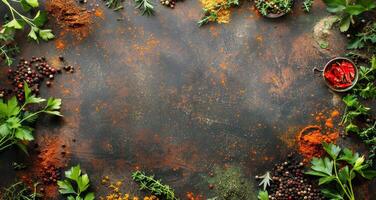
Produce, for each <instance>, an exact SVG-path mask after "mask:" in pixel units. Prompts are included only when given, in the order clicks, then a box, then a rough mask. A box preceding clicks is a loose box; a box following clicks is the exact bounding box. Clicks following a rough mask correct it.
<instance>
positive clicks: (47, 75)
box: [0, 57, 73, 101]
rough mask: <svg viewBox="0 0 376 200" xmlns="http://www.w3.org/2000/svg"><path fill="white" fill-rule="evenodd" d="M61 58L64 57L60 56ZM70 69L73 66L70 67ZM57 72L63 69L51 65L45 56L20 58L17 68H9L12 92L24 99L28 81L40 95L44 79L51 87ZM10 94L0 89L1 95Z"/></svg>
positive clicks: (33, 91)
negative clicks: (25, 86) (29, 58)
mask: <svg viewBox="0 0 376 200" xmlns="http://www.w3.org/2000/svg"><path fill="white" fill-rule="evenodd" d="M59 59H60V60H62V59H64V58H63V57H59ZM69 69H70V71H71V70H72V69H73V67H70V68H69ZM57 73H61V70H60V69H58V68H55V67H53V66H51V65H50V64H49V63H48V62H47V60H46V58H45V57H32V58H31V60H25V59H24V58H21V59H20V62H19V64H18V65H17V66H16V68H15V69H9V70H8V79H9V80H10V81H11V82H12V89H11V92H10V93H12V94H14V95H16V96H17V98H18V100H20V101H23V100H24V98H25V97H24V90H23V87H24V83H25V82H26V83H27V84H28V85H29V87H30V88H31V90H32V93H33V94H36V95H39V88H40V86H41V84H42V82H43V80H44V79H48V80H47V81H46V85H47V86H48V87H50V86H51V85H52V81H53V79H54V78H55V75H56V74H57ZM5 95H10V94H8V92H6V90H4V89H3V90H0V97H4V96H5Z"/></svg>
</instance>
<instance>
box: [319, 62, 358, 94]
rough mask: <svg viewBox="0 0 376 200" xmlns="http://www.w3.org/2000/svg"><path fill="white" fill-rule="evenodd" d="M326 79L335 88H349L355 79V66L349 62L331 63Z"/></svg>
mask: <svg viewBox="0 0 376 200" xmlns="http://www.w3.org/2000/svg"><path fill="white" fill-rule="evenodd" d="M324 76H325V79H326V80H327V81H328V82H329V83H330V85H332V86H333V87H335V88H340V89H343V88H348V87H350V86H351V85H352V83H353V81H354V79H355V66H354V65H353V64H352V63H350V62H348V61H342V62H336V63H333V64H331V65H330V66H329V67H328V68H327V69H326V70H325V73H324Z"/></svg>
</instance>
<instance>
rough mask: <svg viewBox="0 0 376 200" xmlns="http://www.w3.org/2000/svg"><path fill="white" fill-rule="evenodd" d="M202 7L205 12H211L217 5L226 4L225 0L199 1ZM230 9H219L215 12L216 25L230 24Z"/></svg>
mask: <svg viewBox="0 0 376 200" xmlns="http://www.w3.org/2000/svg"><path fill="white" fill-rule="evenodd" d="M200 1H201V4H202V6H203V7H204V9H205V10H208V11H212V10H214V9H215V8H216V5H218V4H226V3H227V0H200ZM230 15H231V12H230V9H221V10H220V11H218V12H217V22H218V23H229V22H230Z"/></svg>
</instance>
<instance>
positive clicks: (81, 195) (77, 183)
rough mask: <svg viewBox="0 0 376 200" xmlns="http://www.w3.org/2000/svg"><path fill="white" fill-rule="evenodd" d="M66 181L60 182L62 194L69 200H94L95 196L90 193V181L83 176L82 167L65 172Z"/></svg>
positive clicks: (85, 175)
mask: <svg viewBox="0 0 376 200" xmlns="http://www.w3.org/2000/svg"><path fill="white" fill-rule="evenodd" d="M65 177H66V179H64V180H61V181H58V182H57V184H58V186H59V192H60V194H63V195H66V196H67V200H94V199H95V195H94V193H93V192H89V191H88V190H89V187H90V179H89V176H88V175H87V174H83V173H82V171H81V167H80V165H77V166H74V167H72V168H71V169H70V170H68V171H66V172H65Z"/></svg>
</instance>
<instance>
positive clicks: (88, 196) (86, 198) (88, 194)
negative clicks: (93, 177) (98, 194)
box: [84, 192, 95, 200]
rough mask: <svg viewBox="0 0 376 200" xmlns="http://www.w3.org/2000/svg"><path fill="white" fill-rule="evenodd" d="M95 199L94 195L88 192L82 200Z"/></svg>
mask: <svg viewBox="0 0 376 200" xmlns="http://www.w3.org/2000/svg"><path fill="white" fill-rule="evenodd" d="M94 199H95V196H94V193H92V192H90V193H87V194H86V196H85V198H84V200H94Z"/></svg>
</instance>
